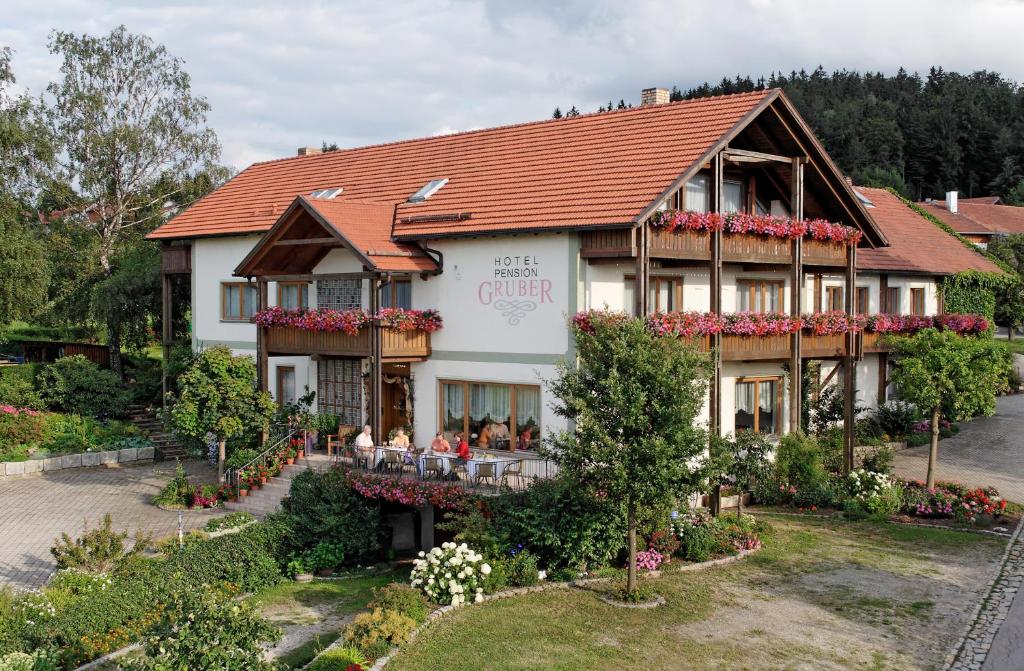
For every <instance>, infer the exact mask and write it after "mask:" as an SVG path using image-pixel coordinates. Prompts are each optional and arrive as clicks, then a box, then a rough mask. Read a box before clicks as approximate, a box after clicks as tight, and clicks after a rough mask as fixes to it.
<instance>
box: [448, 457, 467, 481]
mask: <svg viewBox="0 0 1024 671" xmlns="http://www.w3.org/2000/svg"><path fill="white" fill-rule="evenodd" d="M451 463H452V473H454V474H455V477H456V478H457V479H459V480H465V481H466V482H469V481H470V478H469V471H468V470H467V469H466V463H465V462H460V461H457V460H456V461H453V462H451Z"/></svg>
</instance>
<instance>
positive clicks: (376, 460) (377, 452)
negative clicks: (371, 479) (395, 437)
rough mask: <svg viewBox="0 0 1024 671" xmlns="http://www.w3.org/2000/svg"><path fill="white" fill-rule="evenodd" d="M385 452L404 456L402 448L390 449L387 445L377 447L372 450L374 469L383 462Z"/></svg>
mask: <svg viewBox="0 0 1024 671" xmlns="http://www.w3.org/2000/svg"><path fill="white" fill-rule="evenodd" d="M385 452H398V453H399V454H405V448H404V447H390V446H387V445H379V446H377V447H375V448H373V465H374V466H375V467H376V466H378V465H380V464H381V462H383V461H384V453H385Z"/></svg>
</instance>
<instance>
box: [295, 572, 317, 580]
mask: <svg viewBox="0 0 1024 671" xmlns="http://www.w3.org/2000/svg"><path fill="white" fill-rule="evenodd" d="M295 582H313V574H312V573H296V574H295Z"/></svg>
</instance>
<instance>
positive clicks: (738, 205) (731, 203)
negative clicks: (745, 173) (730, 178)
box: [722, 182, 743, 212]
mask: <svg viewBox="0 0 1024 671" xmlns="http://www.w3.org/2000/svg"><path fill="white" fill-rule="evenodd" d="M722 196H723V200H724V203H723V205H722V209H723V211H725V212H742V211H743V184H742V183H741V182H725V183H724V184H723V185H722Z"/></svg>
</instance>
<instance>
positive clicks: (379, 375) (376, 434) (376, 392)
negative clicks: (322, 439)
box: [369, 276, 385, 445]
mask: <svg viewBox="0 0 1024 671" xmlns="http://www.w3.org/2000/svg"><path fill="white" fill-rule="evenodd" d="M379 311H380V277H379V276H374V277H373V278H371V279H370V314H377V313H378V312H379ZM370 328H371V330H370V378H371V379H370V418H369V419H370V427H371V428H372V429H373V438H374V440H376V441H377V444H378V445H383V444H384V438H385V436H383V435H381V431H382V426H381V402H382V400H383V386H384V381H383V371H382V364H381V358H382V353H383V352H382V350H383V348H382V345H381V343H382V337H381V328H380V322H379V321H377V320H374V321H373V324H372V326H371V327H370Z"/></svg>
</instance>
